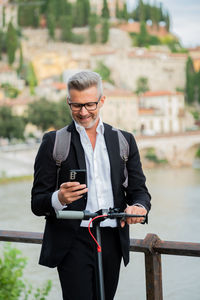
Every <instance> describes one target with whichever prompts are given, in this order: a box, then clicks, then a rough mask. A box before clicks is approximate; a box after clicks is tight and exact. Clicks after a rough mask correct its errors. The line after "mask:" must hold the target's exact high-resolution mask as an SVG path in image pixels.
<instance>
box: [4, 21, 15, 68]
mask: <svg viewBox="0 0 200 300" xmlns="http://www.w3.org/2000/svg"><path fill="white" fill-rule="evenodd" d="M17 47H18V36H17V32H16V30H15V28H14V26H13V24H12V22H10V23H9V24H8V29H7V34H6V48H7V54H8V62H9V64H10V65H12V64H13V63H14V61H15V52H16V50H17Z"/></svg>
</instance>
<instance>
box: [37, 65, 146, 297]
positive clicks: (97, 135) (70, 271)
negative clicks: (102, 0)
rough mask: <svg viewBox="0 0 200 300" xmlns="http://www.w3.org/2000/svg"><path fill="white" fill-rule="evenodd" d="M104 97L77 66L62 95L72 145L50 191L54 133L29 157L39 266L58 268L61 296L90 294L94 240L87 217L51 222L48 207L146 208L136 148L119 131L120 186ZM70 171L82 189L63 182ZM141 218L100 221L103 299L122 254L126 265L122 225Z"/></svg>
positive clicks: (112, 288) (93, 78)
mask: <svg viewBox="0 0 200 300" xmlns="http://www.w3.org/2000/svg"><path fill="white" fill-rule="evenodd" d="M104 101H105V96H104V95H103V90H102V82H101V78H100V76H99V75H98V74H97V73H95V72H90V71H82V72H79V73H77V74H75V75H74V76H72V77H71V78H70V79H69V81H68V98H67V102H68V105H69V106H70V109H71V114H72V118H73V122H72V124H70V125H69V127H68V130H69V131H71V144H70V151H69V155H68V157H67V159H66V160H65V161H64V162H63V163H62V167H61V171H60V174H59V189H58V190H57V191H55V188H56V178H57V170H56V164H55V161H54V159H53V156H52V152H53V146H54V141H55V132H48V133H47V134H45V135H44V138H43V141H42V144H41V146H40V149H39V151H38V154H37V157H36V161H35V177H34V184H33V189H32V211H33V213H34V214H36V215H38V216H46V227H45V232H44V238H43V245H42V251H41V256H40V264H42V265H45V266H48V267H57V270H58V274H59V278H60V282H61V287H62V292H63V299H64V300H96V299H97V292H96V282H95V278H96V277H95V272H96V271H95V270H96V245H95V243H94V241H93V240H92V239H91V237H90V235H89V233H88V229H87V225H88V221H78V220H60V219H59V220H58V219H56V214H55V212H56V211H59V210H63V209H64V210H78V211H82V210H84V209H87V210H89V211H91V212H95V211H98V210H99V209H103V208H110V207H116V208H120V210H121V211H124V210H125V211H126V212H127V213H130V214H138V215H146V214H147V213H148V211H149V210H150V195H149V193H148V190H147V188H146V185H145V177H144V174H143V172H142V168H141V163H140V158H139V153H138V149H137V146H136V143H135V140H134V138H133V136H132V135H131V134H130V133H128V132H125V131H123V132H122V133H123V135H124V136H125V138H126V139H127V141H128V143H129V147H130V153H129V158H128V161H127V164H126V167H127V170H128V187H127V188H124V186H123V182H124V180H125V178H124V161H123V159H122V158H121V157H120V151H119V139H118V134H117V132H116V131H115V130H113V128H112V127H111V126H110V125H108V124H104V123H102V120H101V118H100V110H101V108H102V106H103V104H104ZM70 169H86V170H87V186H86V185H85V184H80V183H78V182H70V181H69V170H70ZM141 222H143V218H127V219H126V222H125V221H121V223H120V222H118V221H116V220H109V219H107V220H105V221H103V222H101V236H102V245H101V246H102V256H103V269H104V281H105V297H106V300H112V299H113V298H114V295H115V292H116V288H117V283H118V278H119V271H120V263H121V258H122V257H123V260H124V264H125V265H127V263H128V261H129V224H135V223H141Z"/></svg>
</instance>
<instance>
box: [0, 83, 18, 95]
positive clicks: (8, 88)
mask: <svg viewBox="0 0 200 300" xmlns="http://www.w3.org/2000/svg"><path fill="white" fill-rule="evenodd" d="M1 88H2V89H3V90H4V92H5V95H6V97H8V98H16V97H17V96H18V95H19V93H20V91H19V90H18V89H17V88H15V87H14V86H12V85H11V84H9V83H2V84H1Z"/></svg>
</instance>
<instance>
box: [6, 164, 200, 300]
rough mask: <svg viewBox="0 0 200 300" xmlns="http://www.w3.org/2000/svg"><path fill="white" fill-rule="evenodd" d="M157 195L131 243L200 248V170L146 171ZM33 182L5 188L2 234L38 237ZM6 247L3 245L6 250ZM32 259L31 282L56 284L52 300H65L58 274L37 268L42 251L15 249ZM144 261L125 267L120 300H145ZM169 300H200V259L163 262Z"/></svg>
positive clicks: (135, 256)
mask: <svg viewBox="0 0 200 300" xmlns="http://www.w3.org/2000/svg"><path fill="white" fill-rule="evenodd" d="M145 174H146V177H147V185H148V188H149V190H150V192H151V194H152V210H151V213H150V215H149V224H148V225H132V226H131V237H132V238H140V239H141V238H144V237H145V236H146V234H147V233H155V234H157V235H158V236H159V237H160V238H161V239H162V240H168V241H186V242H200V229H199V228H200V216H199V212H200V170H197V169H192V168H191V169H190V168H182V169H168V168H166V169H151V170H145ZM30 190H31V182H30V181H27V182H20V183H12V184H11V183H9V184H6V185H1V186H0V209H1V218H0V228H1V229H5V230H20V231H38V232H42V231H43V228H44V219H43V218H39V217H36V216H34V215H33V214H32V213H31V211H30ZM2 246H3V243H1V245H0V251H1V250H2ZM13 246H15V247H17V248H19V249H21V250H22V251H23V254H24V256H26V257H28V265H27V267H26V269H25V277H26V278H27V279H28V280H29V281H31V282H32V284H33V285H34V286H41V285H42V284H43V283H44V281H46V280H47V279H51V280H52V282H53V287H52V290H51V292H50V295H49V297H48V300H55V299H58V300H59V299H62V298H61V293H60V286H59V282H58V277H57V273H56V270H55V269H48V268H45V267H42V266H39V265H38V264H37V262H38V257H39V252H40V247H41V246H40V245H32V244H17V243H16V244H14V243H13ZM144 270H145V269H144V255H143V254H142V253H131V261H130V264H129V265H128V267H126V268H124V267H123V266H122V269H121V276H120V282H119V286H118V291H117V295H116V297H115V300H122V299H127V300H132V299H134V300H145V299H146V298H145V271H144ZM162 271H163V294H164V299H165V300H188V299H190V300H199V299H200V280H199V278H200V258H195V257H179V256H170V255H163V256H162ZM80 300H81V299H80Z"/></svg>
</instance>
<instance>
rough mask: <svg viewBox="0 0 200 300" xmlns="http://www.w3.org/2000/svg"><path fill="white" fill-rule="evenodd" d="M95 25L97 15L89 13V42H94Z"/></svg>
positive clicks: (95, 38) (95, 36) (95, 37)
mask: <svg viewBox="0 0 200 300" xmlns="http://www.w3.org/2000/svg"><path fill="white" fill-rule="evenodd" d="M96 25H97V15H96V14H91V15H90V18H89V41H90V43H91V44H94V43H96V41H97V34H96V30H95V28H96Z"/></svg>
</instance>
